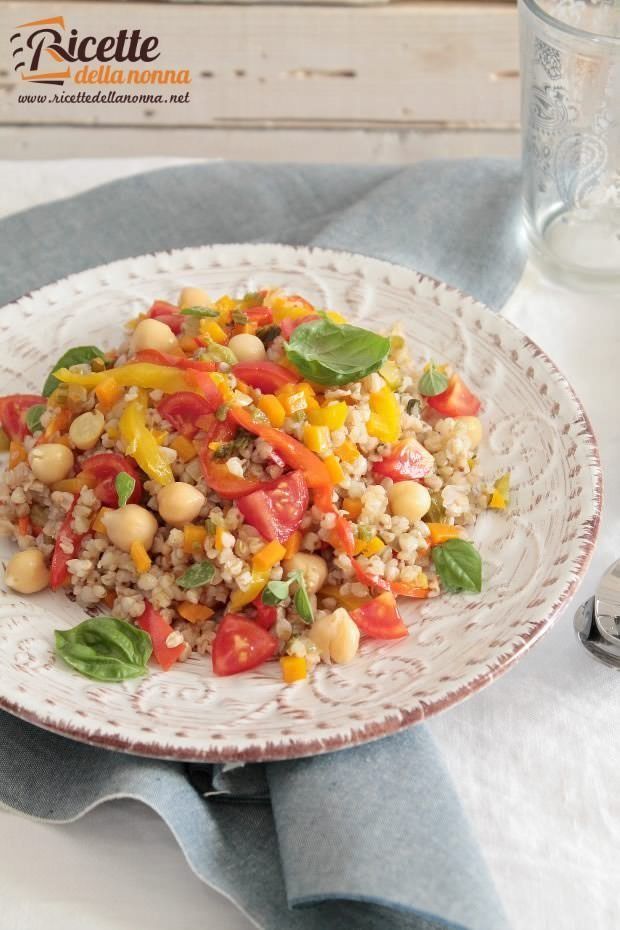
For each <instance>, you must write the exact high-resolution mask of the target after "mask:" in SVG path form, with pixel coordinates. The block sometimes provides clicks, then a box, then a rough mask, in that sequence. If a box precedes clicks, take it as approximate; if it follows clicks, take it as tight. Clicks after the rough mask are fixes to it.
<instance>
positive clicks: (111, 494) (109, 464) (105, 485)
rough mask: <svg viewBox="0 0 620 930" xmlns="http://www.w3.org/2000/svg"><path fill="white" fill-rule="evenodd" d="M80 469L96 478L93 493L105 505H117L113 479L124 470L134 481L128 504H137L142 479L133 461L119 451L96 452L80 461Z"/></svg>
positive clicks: (140, 495) (140, 492)
mask: <svg viewBox="0 0 620 930" xmlns="http://www.w3.org/2000/svg"><path fill="white" fill-rule="evenodd" d="M82 471H83V472H86V473H87V474H90V475H92V476H93V477H94V478H95V479H96V480H97V482H98V483H97V485H96V486H95V494H96V495H97V497H98V498H99V500H100V501H101V503H102V504H104V505H105V506H106V507H118V494H117V491H116V487H115V485H114V479H115V478H116V476H117V475H118V474H120V472H122V471H124V472H126V473H127V474H128V475H130V476H131V477H132V478H133V479H134V480H135V482H136V486H135V488H134V489H133V492H132V495H131V497H130V498H129V501H128V503H129V504H138V503H139V502H140V498H141V497H142V481H141V480H140V472H139V471H138V469H137V467H136V465H135V463H134V462H133V461H132V460H131V459H129V458H127V457H126V456H124V455H121V453H120V452H98V453H97V454H96V455H91V457H90V458H87V459H84V460H83V462H82Z"/></svg>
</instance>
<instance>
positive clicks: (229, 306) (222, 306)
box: [214, 295, 239, 325]
mask: <svg viewBox="0 0 620 930" xmlns="http://www.w3.org/2000/svg"><path fill="white" fill-rule="evenodd" d="M238 304H239V301H238V300H233V299H232V297H228V295H225V296H224V297H220V299H219V300H216V302H215V305H214V306H215V309H216V310H217V311H218V313H219V315H220V323H222V324H224V325H225V324H226V323H230V318H231V316H232V312H233V310H235V309H236V308H237V306H238Z"/></svg>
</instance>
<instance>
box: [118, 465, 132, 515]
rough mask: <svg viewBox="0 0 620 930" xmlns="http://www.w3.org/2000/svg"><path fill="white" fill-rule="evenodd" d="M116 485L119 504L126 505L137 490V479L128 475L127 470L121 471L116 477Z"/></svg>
mask: <svg viewBox="0 0 620 930" xmlns="http://www.w3.org/2000/svg"><path fill="white" fill-rule="evenodd" d="M114 487H115V488H116V494H117V496H118V506H119V507H124V506H125V505H126V503H127V501H128V500H129V498H130V497H131V495H132V494H133V492H134V490H135V487H136V479H135V478H132V477H131V475H128V474H127V472H126V471H119V473H118V475H117V476H116V478H115V479H114Z"/></svg>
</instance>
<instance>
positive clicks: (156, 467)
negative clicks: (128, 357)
mask: <svg viewBox="0 0 620 930" xmlns="http://www.w3.org/2000/svg"><path fill="white" fill-rule="evenodd" d="M151 367H157V366H151ZM145 414H146V410H145V406H144V404H143V403H141V401H140V400H132V401H130V402H129V403H128V404H127V406H126V407H125V409H124V410H123V413H122V415H121V418H120V420H119V424H118V425H119V427H120V431H121V436H122V437H123V439H124V440H125V452H126V453H127V455H130V456H131V457H132V458H133V459H135V461H136V462H137V463H138V465H139V466H140V468H141V469H142V471H145V472H146V473H147V475H148V476H149V478H152V479H153V481H157V483H158V484H162V485H165V484H172V482H173V481H174V475H173V473H172V469H171V467H170V463H169V462H168V460H167V459H166V458H165V457H164V455H163V453H162V450H161V448H160V446H159V443H158V442H157V439H156V438H155V436H154V435H153V433H152V432H151V431H150V429H149V428H148V427H147V425H146V416H145Z"/></svg>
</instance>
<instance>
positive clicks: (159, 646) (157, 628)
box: [138, 601, 185, 672]
mask: <svg viewBox="0 0 620 930" xmlns="http://www.w3.org/2000/svg"><path fill="white" fill-rule="evenodd" d="M138 626H141V627H142V629H143V630H145V631H146V632H147V633H148V634H149V636H150V637H151V641H152V643H153V655H154V656H155V659H156V660H157V662H158V663H159V665H161V667H162V668H163V670H164V671H165V672H167V671H168V669H169V668H171V667H172V666H173V665H174V663H175V662H176V661H177V659H178V658H179V657H180V656H181V655H182V654H183V651H184V649H185V645H184V643H181V644H180V645H179V646H167V645H166V640H167V639H168V637H169V636H170V634H171V633H174V630H173V628H172V627H171V626H170V624H169V623H168V621H167V620H166V619H165V617H162V615H161V614H160V613H158V612H157V611H156V610H155V608H154V607H153V605H152V604H151V603H150V601H145V602H144V613H143V614H141V616H139V617H138Z"/></svg>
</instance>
